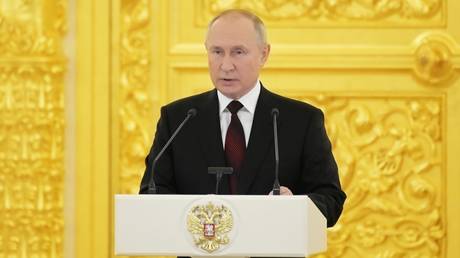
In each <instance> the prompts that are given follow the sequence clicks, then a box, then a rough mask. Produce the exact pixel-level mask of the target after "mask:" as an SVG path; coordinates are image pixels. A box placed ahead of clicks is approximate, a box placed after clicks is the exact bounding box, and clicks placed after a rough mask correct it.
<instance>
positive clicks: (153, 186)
mask: <svg viewBox="0 0 460 258" xmlns="http://www.w3.org/2000/svg"><path fill="white" fill-rule="evenodd" d="M196 113H197V111H196V108H191V109H189V110H188V111H187V116H186V117H185V118H184V120H183V121H182V123H180V125H179V126H178V127H177V129H176V130H175V131H174V133H173V134H172V135H171V137H170V138H169V140H168V141H167V142H166V144H165V145H164V146H163V148H162V149H161V150H160V152H159V153H158V154H157V156H156V157H155V159H154V160H153V162H152V167H151V169H150V179H149V186H148V189H147V194H156V193H157V187H156V184H155V180H154V179H153V171H154V170H155V166H156V164H157V162H158V160H159V159H160V157H161V155H163V152H165V150H166V148H168V147H169V145H171V142H172V141H173V140H174V138H175V137H176V135H177V134H178V133H179V131H180V130H181V129H182V127H183V126H184V125H185V123H187V121H188V120H189V119H190V118H192V117H194V116H196Z"/></svg>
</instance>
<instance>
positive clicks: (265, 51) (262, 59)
mask: <svg viewBox="0 0 460 258" xmlns="http://www.w3.org/2000/svg"><path fill="white" fill-rule="evenodd" d="M269 55H270V44H266V45H265V46H264V47H263V48H262V56H261V57H260V62H261V63H262V65H264V64H265V62H267V60H268V56H269Z"/></svg>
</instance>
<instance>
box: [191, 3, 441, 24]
mask: <svg viewBox="0 0 460 258" xmlns="http://www.w3.org/2000/svg"><path fill="white" fill-rule="evenodd" d="M197 1H199V2H197V6H198V5H201V6H203V7H204V8H203V10H207V13H208V15H209V17H206V18H205V19H203V20H209V18H210V17H212V16H214V15H216V14H217V13H219V12H221V11H223V10H225V9H229V8H242V9H247V10H251V11H253V12H255V13H257V14H258V15H259V16H261V18H263V19H264V21H266V22H267V23H270V22H272V21H273V22H275V23H274V24H276V23H278V24H280V23H283V24H284V23H286V26H292V25H294V26H299V25H300V26H302V25H306V26H311V25H312V23H311V22H312V21H313V22H318V23H319V24H321V23H326V24H328V23H331V22H332V23H333V24H335V25H338V24H339V23H340V24H347V23H349V22H352V23H354V24H356V22H362V24H363V25H369V24H377V23H378V24H379V25H381V24H382V23H383V24H385V23H387V24H388V25H394V24H400V25H402V26H404V25H405V24H408V22H409V21H423V22H428V23H430V24H440V22H442V20H443V19H444V18H445V17H444V16H445V14H444V13H443V5H445V4H446V3H445V1H442V0H429V1H412V0H392V1H363V0H349V1H333V0H310V1H276V0H264V1H259V0H249V1H239V0H234V1H225V0H197Z"/></svg>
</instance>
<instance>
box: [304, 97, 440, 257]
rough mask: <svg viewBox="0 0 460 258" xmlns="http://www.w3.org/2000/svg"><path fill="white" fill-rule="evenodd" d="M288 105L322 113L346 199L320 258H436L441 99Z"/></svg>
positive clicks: (314, 99)
mask: <svg viewBox="0 0 460 258" xmlns="http://www.w3.org/2000/svg"><path fill="white" fill-rule="evenodd" d="M404 95H406V94H404V93H403V92H401V93H399V94H396V95H393V94H391V95H388V94H381V93H378V92H374V93H373V94H372V96H365V95H364V94H358V96H356V95H355V96H353V95H352V94H347V95H346V96H340V95H338V94H337V93H329V94H321V93H319V94H317V95H316V96H312V97H305V94H302V95H298V96H297V97H296V98H297V99H300V100H303V101H307V102H309V103H313V104H315V105H316V106H318V107H320V108H322V109H323V111H324V113H325V116H326V118H327V121H328V122H327V130H328V132H329V137H330V138H331V141H332V143H333V146H334V153H335V154H336V159H337V162H338V164H339V167H340V169H341V173H340V175H341V179H342V185H343V187H344V189H345V191H346V193H347V194H348V200H347V202H346V205H345V212H344V214H343V216H342V217H341V219H340V221H339V223H338V224H337V225H336V226H335V227H334V228H332V229H331V230H330V231H329V235H328V238H329V246H328V257H444V255H445V250H444V248H443V247H444V246H445V238H444V237H445V234H446V229H445V226H446V220H445V219H446V217H445V196H444V193H443V189H445V182H444V180H445V176H446V175H445V173H446V171H445V168H444V167H443V160H444V158H445V144H446V143H445V135H443V132H442V127H443V125H444V124H445V121H443V119H444V118H445V107H446V103H445V98H444V96H443V95H440V96H417V95H416V94H408V95H406V96H404Z"/></svg>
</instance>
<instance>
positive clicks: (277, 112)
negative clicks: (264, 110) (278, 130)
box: [272, 108, 280, 116]
mask: <svg viewBox="0 0 460 258" xmlns="http://www.w3.org/2000/svg"><path fill="white" fill-rule="evenodd" d="M279 115H280V111H279V110H278V109H277V108H272V116H279Z"/></svg>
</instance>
